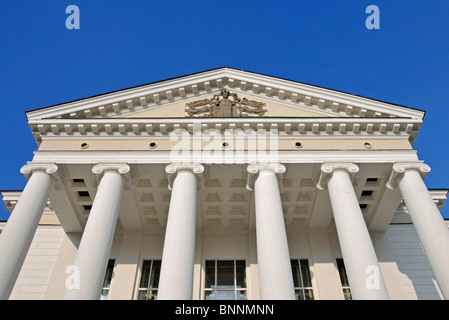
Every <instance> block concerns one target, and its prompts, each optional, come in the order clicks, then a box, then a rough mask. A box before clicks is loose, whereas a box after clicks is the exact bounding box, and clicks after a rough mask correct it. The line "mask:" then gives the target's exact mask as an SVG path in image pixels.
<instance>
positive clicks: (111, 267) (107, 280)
mask: <svg viewBox="0 0 449 320" xmlns="http://www.w3.org/2000/svg"><path fill="white" fill-rule="evenodd" d="M114 264H115V260H109V262H108V266H107V268H106V274H105V276H104V281H103V289H102V290H101V296H100V300H108V294H109V288H110V286H111V280H112V272H113V271H114Z"/></svg>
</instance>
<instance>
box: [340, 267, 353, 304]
mask: <svg viewBox="0 0 449 320" xmlns="http://www.w3.org/2000/svg"><path fill="white" fill-rule="evenodd" d="M337 269H338V273H339V275H340V281H341V287H342V289H343V295H344V297H345V300H352V295H351V289H350V288H349V281H348V275H347V274H346V268H345V264H344V263H343V259H337Z"/></svg>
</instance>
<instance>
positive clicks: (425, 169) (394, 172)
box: [386, 162, 430, 190]
mask: <svg viewBox="0 0 449 320" xmlns="http://www.w3.org/2000/svg"><path fill="white" fill-rule="evenodd" d="M407 170H416V171H418V172H419V174H420V175H421V177H422V178H423V179H424V177H425V176H426V174H428V173H429V172H430V167H429V166H428V165H427V164H425V163H424V162H397V163H395V164H394V165H393V168H392V169H391V174H390V178H389V179H388V181H387V184H386V185H387V188H388V189H391V190H393V189H395V188H396V187H397V185H398V184H397V178H398V177H399V176H401V175H403V174H404V173H405V172H406V171H407Z"/></svg>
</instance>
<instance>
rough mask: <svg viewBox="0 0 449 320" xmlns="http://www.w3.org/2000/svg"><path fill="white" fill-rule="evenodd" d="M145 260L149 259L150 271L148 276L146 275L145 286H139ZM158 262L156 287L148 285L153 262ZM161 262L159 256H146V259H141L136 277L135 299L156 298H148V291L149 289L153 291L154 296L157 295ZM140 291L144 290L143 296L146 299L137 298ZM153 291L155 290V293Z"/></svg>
mask: <svg viewBox="0 0 449 320" xmlns="http://www.w3.org/2000/svg"><path fill="white" fill-rule="evenodd" d="M146 261H151V265H150V272H149V276H148V282H147V284H146V287H141V286H140V284H141V281H142V277H143V275H144V274H143V268H144V265H145V262H146ZM155 261H156V262H159V276H158V283H157V286H156V287H150V284H151V276H152V272H153V268H154V262H155ZM161 264H162V259H161V258H146V259H142V261H141V263H140V268H139V278H138V282H137V285H136V287H137V290H136V300H142V301H149V300H150V301H151V300H157V298H156V299H148V293H149V291H153V295H154V296H155V297H157V292H158V291H159V280H160V267H161ZM141 291H145V292H146V293H145V295H144V296H145V297H146V299H139V294H140V292H141ZM154 292H156V294H154Z"/></svg>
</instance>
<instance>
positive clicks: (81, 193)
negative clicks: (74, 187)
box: [78, 191, 90, 198]
mask: <svg viewBox="0 0 449 320" xmlns="http://www.w3.org/2000/svg"><path fill="white" fill-rule="evenodd" d="M78 196H79V197H80V198H90V194H89V191H78Z"/></svg>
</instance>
